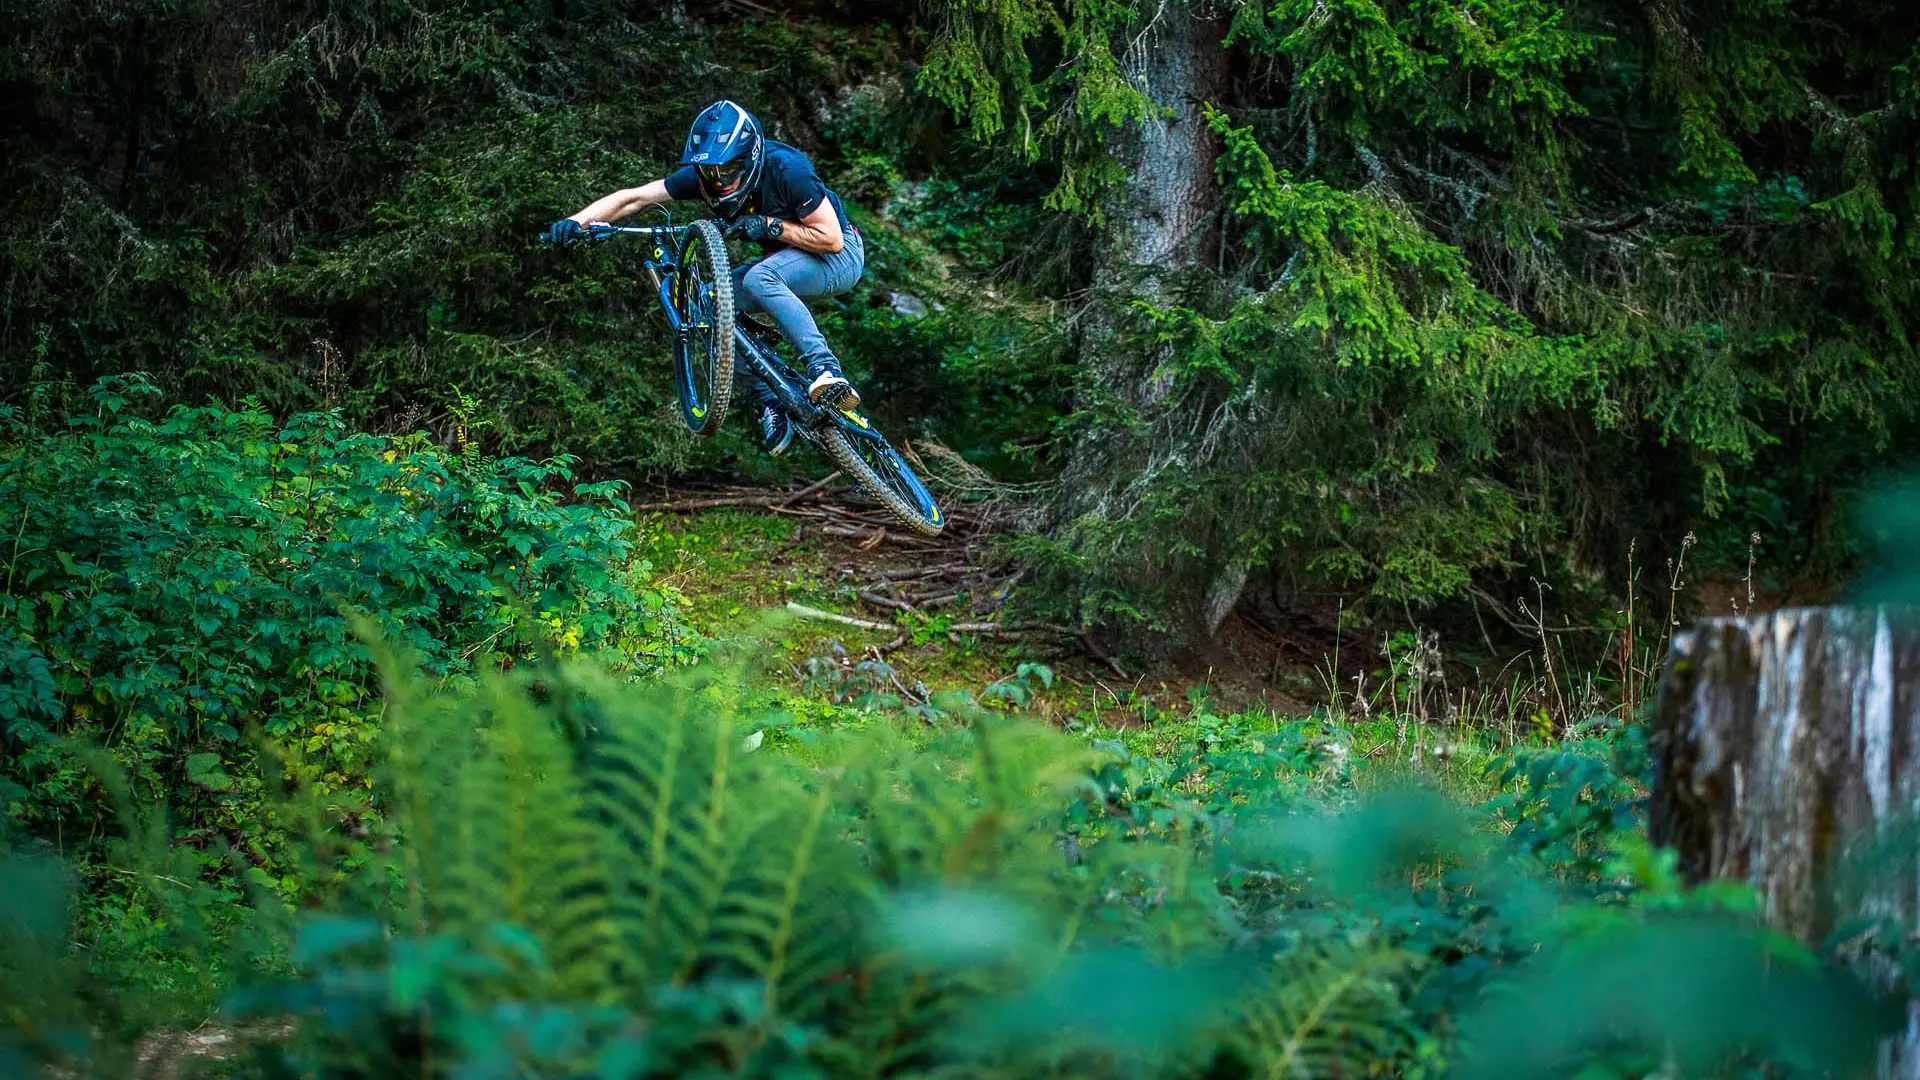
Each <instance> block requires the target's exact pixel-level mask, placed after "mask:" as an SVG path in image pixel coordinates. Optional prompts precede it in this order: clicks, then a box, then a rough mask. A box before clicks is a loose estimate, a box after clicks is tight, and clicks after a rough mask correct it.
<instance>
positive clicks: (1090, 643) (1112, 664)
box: [1080, 626, 1132, 679]
mask: <svg viewBox="0 0 1920 1080" xmlns="http://www.w3.org/2000/svg"><path fill="white" fill-rule="evenodd" d="M1080 645H1081V647H1082V648H1084V649H1086V650H1087V652H1088V654H1090V655H1091V656H1092V657H1093V658H1094V659H1095V660H1098V661H1100V662H1101V663H1103V664H1105V665H1107V667H1108V668H1110V669H1112V671H1113V673H1114V674H1115V675H1118V676H1120V677H1121V678H1123V679H1126V678H1131V677H1132V676H1130V675H1128V674H1127V669H1126V668H1123V667H1121V666H1120V661H1118V660H1115V659H1114V658H1113V657H1112V656H1109V655H1108V654H1107V651H1106V650H1105V649H1102V648H1101V647H1100V646H1099V644H1098V643H1097V642H1095V641H1094V640H1093V627H1091V626H1083V627H1081V628H1080Z"/></svg>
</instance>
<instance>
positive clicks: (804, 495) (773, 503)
mask: <svg viewBox="0 0 1920 1080" xmlns="http://www.w3.org/2000/svg"><path fill="white" fill-rule="evenodd" d="M839 477H840V473H839V472H837V471H836V472H835V473H833V475H831V476H829V477H827V478H826V479H825V480H817V481H815V482H813V483H811V484H808V485H807V486H806V487H803V488H801V489H800V490H799V491H795V492H790V493H788V494H785V495H778V494H775V495H766V494H761V495H721V496H715V497H714V498H710V499H682V500H680V501H678V502H657V503H641V504H640V505H638V506H635V507H634V508H633V512H634V513H636V514H637V513H640V512H642V511H659V512H663V513H669V514H690V513H693V512H694V511H696V510H718V509H720V508H722V507H727V506H759V507H766V508H778V507H783V506H786V505H787V504H789V503H794V502H798V501H800V500H801V499H809V498H812V497H813V496H815V495H818V494H819V493H820V491H821V489H823V488H825V487H826V486H827V485H828V484H831V483H832V482H834V481H835V480H837V479H839Z"/></svg>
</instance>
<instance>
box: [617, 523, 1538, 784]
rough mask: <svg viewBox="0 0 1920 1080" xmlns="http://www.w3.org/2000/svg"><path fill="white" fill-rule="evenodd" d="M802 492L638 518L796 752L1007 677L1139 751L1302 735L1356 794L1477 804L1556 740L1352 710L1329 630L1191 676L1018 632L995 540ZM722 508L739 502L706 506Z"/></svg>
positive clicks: (663, 566) (1257, 643)
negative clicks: (1512, 769)
mask: <svg viewBox="0 0 1920 1080" xmlns="http://www.w3.org/2000/svg"><path fill="white" fill-rule="evenodd" d="M801 490H803V489H801V488H800V487H799V486H798V485H795V486H794V487H791V488H785V489H752V488H731V489H722V490H703V491H686V490H682V491H678V492H674V493H670V495H669V496H668V497H666V498H664V499H662V500H661V501H659V502H654V503H642V504H640V505H638V506H636V508H635V509H636V515H635V516H636V520H637V522H638V523H639V526H640V530H641V536H642V539H641V546H640V552H639V554H640V556H641V557H642V558H643V559H645V560H647V561H648V562H649V563H651V565H652V572H653V582H654V584H655V585H656V586H658V587H661V588H663V589H668V590H671V591H672V592H673V593H675V594H677V597H678V599H679V601H680V603H681V604H682V605H683V611H684V617H685V619H686V621H687V622H688V624H689V627H690V629H691V630H692V631H693V632H694V634H695V635H697V636H698V637H700V638H702V639H705V640H706V641H708V642H710V643H727V644H734V645H741V644H744V645H747V646H749V648H748V649H747V650H746V651H747V652H748V653H750V654H751V655H752V656H753V657H754V658H755V662H754V665H753V667H754V668H755V669H757V670H754V671H752V672H750V673H749V674H748V675H747V676H746V681H747V683H748V686H747V689H749V690H750V691H753V692H756V693H758V694H761V695H764V698H763V701H762V704H763V705H764V706H765V707H766V708H767V709H768V710H769V711H770V712H775V713H778V712H785V713H788V714H791V715H790V716H789V718H788V719H787V720H786V721H782V722H776V724H775V725H774V727H775V729H776V731H777V730H778V729H779V728H781V727H783V726H784V727H789V729H790V730H789V731H788V732H787V733H785V734H776V735H775V739H776V741H779V742H782V743H786V744H788V745H792V744H791V742H790V740H789V738H788V736H789V735H790V734H791V732H792V731H801V730H807V729H813V730H819V729H830V728H836V727H842V726H847V725H855V726H858V725H864V724H867V723H876V722H880V723H889V722H899V718H900V717H901V713H900V712H899V711H898V709H897V707H896V708H892V709H882V710H879V711H873V710H870V709H866V708H864V707H861V706H859V705H858V701H859V700H860V695H861V694H865V693H871V694H881V695H886V694H891V695H894V696H896V697H897V698H899V699H901V700H902V701H903V702H904V703H905V704H908V705H914V704H921V703H924V702H926V701H928V700H929V699H935V700H936V701H937V696H938V695H940V694H942V693H943V692H952V691H964V692H969V693H971V694H973V695H975V696H976V697H981V696H985V697H989V698H990V697H992V696H993V695H992V694H991V693H990V692H986V693H984V694H983V691H989V689H990V688H991V687H993V686H994V685H995V684H996V683H1000V684H1003V685H1004V684H1006V683H1009V682H1019V683H1021V684H1022V685H1023V686H1024V687H1026V688H1027V689H1029V690H1031V691H1032V692H1031V694H1030V695H1029V694H1024V693H1023V694H1022V696H1021V700H1020V701H1019V703H1018V705H1017V707H1018V709H1019V711H1021V712H1023V713H1025V714H1026V715H1029V716H1032V717H1034V718H1036V719H1040V720H1044V721H1046V722H1048V723H1051V724H1053V725H1055V726H1058V727H1061V728H1063V729H1066V730H1068V731H1073V732H1079V733H1081V734H1083V735H1084V736H1086V737H1089V738H1117V739H1119V740H1121V741H1122V742H1124V743H1125V744H1126V745H1128V746H1129V747H1130V748H1131V749H1132V750H1133V752H1135V753H1141V754H1147V755H1150V756H1154V755H1158V756H1167V755H1178V754H1180V753H1183V752H1185V751H1187V750H1190V749H1191V748H1192V747H1194V746H1196V745H1213V744H1216V743H1217V742H1219V741H1220V740H1230V739H1234V738H1239V737H1245V736H1258V735H1260V734H1261V733H1270V732H1277V731H1280V730H1282V729H1287V728H1295V729H1297V728H1298V726H1299V725H1301V724H1307V725H1309V726H1311V727H1313V728H1315V730H1316V731H1319V732H1320V735H1318V736H1316V737H1318V738H1324V739H1326V740H1328V741H1330V742H1337V743H1339V744H1341V745H1342V746H1343V747H1344V748H1346V750H1344V751H1343V752H1351V753H1352V754H1353V755H1354V757H1355V759H1356V761H1355V764H1356V765H1362V766H1370V767H1363V768H1362V769H1361V770H1360V771H1359V773H1358V774H1357V775H1359V776H1362V777H1365V778H1367V779H1364V780H1363V781H1362V783H1363V785H1364V784H1371V783H1373V782H1384V781H1385V780H1386V779H1387V778H1389V777H1391V776H1394V775H1399V774H1403V773H1405V772H1407V771H1408V770H1412V771H1414V772H1417V773H1420V774H1424V775H1427V776H1429V777H1432V778H1435V779H1438V780H1440V781H1441V782H1442V783H1443V784H1444V785H1445V786H1446V787H1448V788H1449V789H1451V790H1454V791H1456V792H1458V793H1463V794H1464V793H1473V794H1480V795H1484V794H1486V793H1488V792H1489V791H1490V790H1491V789H1490V788H1489V787H1488V785H1489V783H1490V780H1489V776H1488V775H1487V771H1486V770H1487V766H1488V764H1489V763H1490V762H1494V761H1498V760H1504V754H1505V753H1506V752H1507V751H1509V750H1511V749H1512V748H1514V747H1515V746H1517V745H1521V744H1538V745H1544V744H1545V743H1548V742H1551V741H1552V740H1551V737H1550V735H1549V733H1547V732H1545V731H1543V730H1536V729H1535V728H1533V727H1531V726H1528V725H1525V724H1522V725H1520V726H1519V727H1518V728H1517V729H1515V728H1513V727H1511V726H1506V730H1502V728H1503V725H1501V724H1499V723H1487V722H1484V720H1481V721H1479V722H1473V723H1468V724H1448V725H1439V724H1429V723H1426V722H1424V721H1419V720H1416V719H1415V718H1412V717H1409V716H1405V715H1396V714H1394V713H1393V712H1391V711H1389V710H1379V709H1374V710H1368V709H1364V708H1359V709H1357V708H1354V707H1353V705H1352V702H1351V700H1350V698H1334V697H1333V696H1332V695H1330V693H1329V688H1328V687H1327V680H1326V674H1325V673H1326V671H1327V670H1328V668H1329V666H1330V665H1329V660H1330V654H1331V652H1332V649H1333V641H1332V638H1331V635H1330V634H1329V635H1327V636H1326V638H1325V648H1326V650H1327V653H1328V654H1329V659H1325V660H1321V661H1320V662H1319V666H1318V667H1316V666H1314V665H1313V664H1311V663H1307V662H1304V661H1303V659H1302V654H1303V651H1304V648H1305V647H1306V645H1307V643H1308V642H1309V641H1314V640H1318V639H1315V638H1312V637H1310V636H1309V635H1311V634H1314V633H1316V631H1315V629H1314V628H1313V627H1312V626H1311V625H1307V626H1305V627H1302V628H1299V629H1297V630H1295V631H1294V632H1293V633H1292V634H1290V635H1289V641H1288V642H1283V643H1280V646H1279V647H1276V645H1275V641H1274V639H1273V636H1272V635H1271V634H1269V633H1266V632H1264V631H1263V630H1262V629H1261V628H1260V627H1254V626H1249V625H1246V624H1244V623H1243V624H1240V625H1237V626H1234V625H1230V626H1229V627H1228V630H1229V631H1230V633H1229V634H1227V635H1223V639H1224V640H1223V642H1222V643H1221V647H1220V648H1219V649H1218V650H1216V653H1215V655H1216V657H1220V658H1224V663H1221V664H1219V665H1218V666H1215V667H1212V668H1210V669H1209V668H1204V667H1202V668H1200V669H1199V670H1197V671H1196V670H1194V665H1193V664H1192V663H1191V661H1188V662H1186V663H1182V662H1180V661H1179V660H1174V659H1169V660H1163V661H1160V662H1157V663H1153V664H1141V663H1139V662H1138V661H1137V660H1136V659H1135V658H1132V657H1124V658H1115V657H1112V656H1109V655H1107V654H1106V653H1105V652H1104V651H1103V650H1101V649H1100V648H1099V647H1098V645H1096V644H1094V643H1092V642H1089V641H1088V640H1087V639H1085V638H1083V637H1082V636H1080V635H1078V634H1076V633H1073V632H1071V631H1070V630H1069V629H1068V628H1065V627H1044V626H1043V627H1040V628H1038V629H1024V628H1025V627H1030V626H1033V624H1032V623H1030V622H1028V621H1026V616H1025V615H1024V614H1007V610H1008V609H1007V606H1005V605H1006V599H1007V597H1006V589H1007V580H1006V579H1007V576H1009V571H1007V570H1004V569H999V570H998V572H997V574H996V569H997V565H996V560H995V559H994V546H995V544H996V543H997V542H998V540H999V537H997V536H995V535H993V534H992V532H991V531H989V530H984V529H977V528H970V527H967V526H966V525H964V524H963V525H962V526H961V527H958V528H954V529H952V530H950V531H949V532H948V533H946V534H943V535H942V536H941V537H939V538H938V539H936V540H933V541H926V540H923V539H921V538H918V537H913V536H911V534H902V533H900V532H898V531H896V530H894V529H892V528H885V527H884V526H883V525H880V524H871V523H869V522H868V521H863V520H861V519H862V518H863V517H870V518H871V520H872V521H873V522H878V521H879V517H878V515H877V512H873V513H870V512H869V511H867V510H865V509H862V508H860V504H859V503H858V502H857V501H855V500H850V499H849V498H847V496H846V495H845V494H844V493H833V494H831V495H829V496H828V497H827V498H826V499H822V498H820V497H819V496H817V495H812V494H810V495H809V496H808V497H805V498H794V499H792V500H791V501H790V502H787V503H785V504H784V505H781V506H779V507H778V508H777V509H776V508H775V507H774V506H771V505H768V504H769V503H777V502H780V501H781V500H782V499H784V498H785V497H787V496H790V495H793V494H794V493H795V492H796V491H801ZM719 501H728V502H732V503H734V504H735V505H713V503H715V502H719ZM756 502H757V503H758V505H752V504H751V503H756ZM742 503H747V504H748V505H740V504H742ZM883 528H885V532H884V533H882V529H883ZM889 585H891V586H892V588H891V589H889V588H888V586H889ZM952 593H958V594H959V595H958V596H957V597H955V598H954V599H952V600H950V601H947V602H944V603H937V604H936V603H928V602H926V600H919V599H916V598H927V599H928V600H931V599H941V598H944V597H946V596H948V595H949V594H952ZM902 605H909V606H911V608H912V610H908V609H907V607H904V606H902ZM1012 606H1013V607H1015V608H1016V609H1017V607H1018V605H1017V604H1016V605H1012ZM796 609H800V610H796ZM825 616H837V617H839V618H841V619H849V620H854V621H855V622H858V623H861V624H864V625H852V624H849V623H847V622H840V621H835V620H834V619H832V618H828V617H825ZM1328 625H1329V627H1330V626H1331V625H1332V623H1331V613H1329V618H1328ZM1008 627H1022V628H1023V629H1020V630H1009V629H1007V628H1008ZM968 628H972V629H968ZM873 661H884V664H885V667H884V668H881V667H878V666H877V665H875V664H874V663H872V662H873ZM1034 664H1042V665H1045V667H1046V668H1047V669H1048V671H1049V673H1050V676H1051V679H1050V685H1049V686H1047V687H1046V688H1045V689H1044V691H1043V690H1041V688H1040V686H1039V684H1038V681H1037V680H1034V679H1032V678H1022V677H1021V673H1022V671H1023V670H1028V671H1030V670H1031V668H1030V665H1034ZM1342 666H1343V668H1344V667H1346V666H1347V665H1346V664H1344V663H1343V665H1342ZM1410 721H1411V722H1410ZM907 722H908V723H913V722H912V721H910V720H908V721H907ZM914 726H916V727H917V726H919V725H918V724H914Z"/></svg>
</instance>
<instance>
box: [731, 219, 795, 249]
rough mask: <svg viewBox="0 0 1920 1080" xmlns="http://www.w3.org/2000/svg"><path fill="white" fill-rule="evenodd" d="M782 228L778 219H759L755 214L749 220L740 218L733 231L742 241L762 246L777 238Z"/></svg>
mask: <svg viewBox="0 0 1920 1080" xmlns="http://www.w3.org/2000/svg"><path fill="white" fill-rule="evenodd" d="M783 228H784V226H783V225H782V224H781V223H780V219H779V218H770V217H761V216H759V215H758V214H756V215H754V216H753V217H750V218H741V219H740V221H739V223H738V224H736V225H734V227H733V231H734V232H735V233H737V234H739V235H740V236H741V237H742V238H744V239H747V240H751V241H753V242H754V243H756V244H762V243H765V242H766V241H768V240H770V239H772V238H774V237H776V236H779V235H780V233H781V231H782V229H783Z"/></svg>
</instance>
